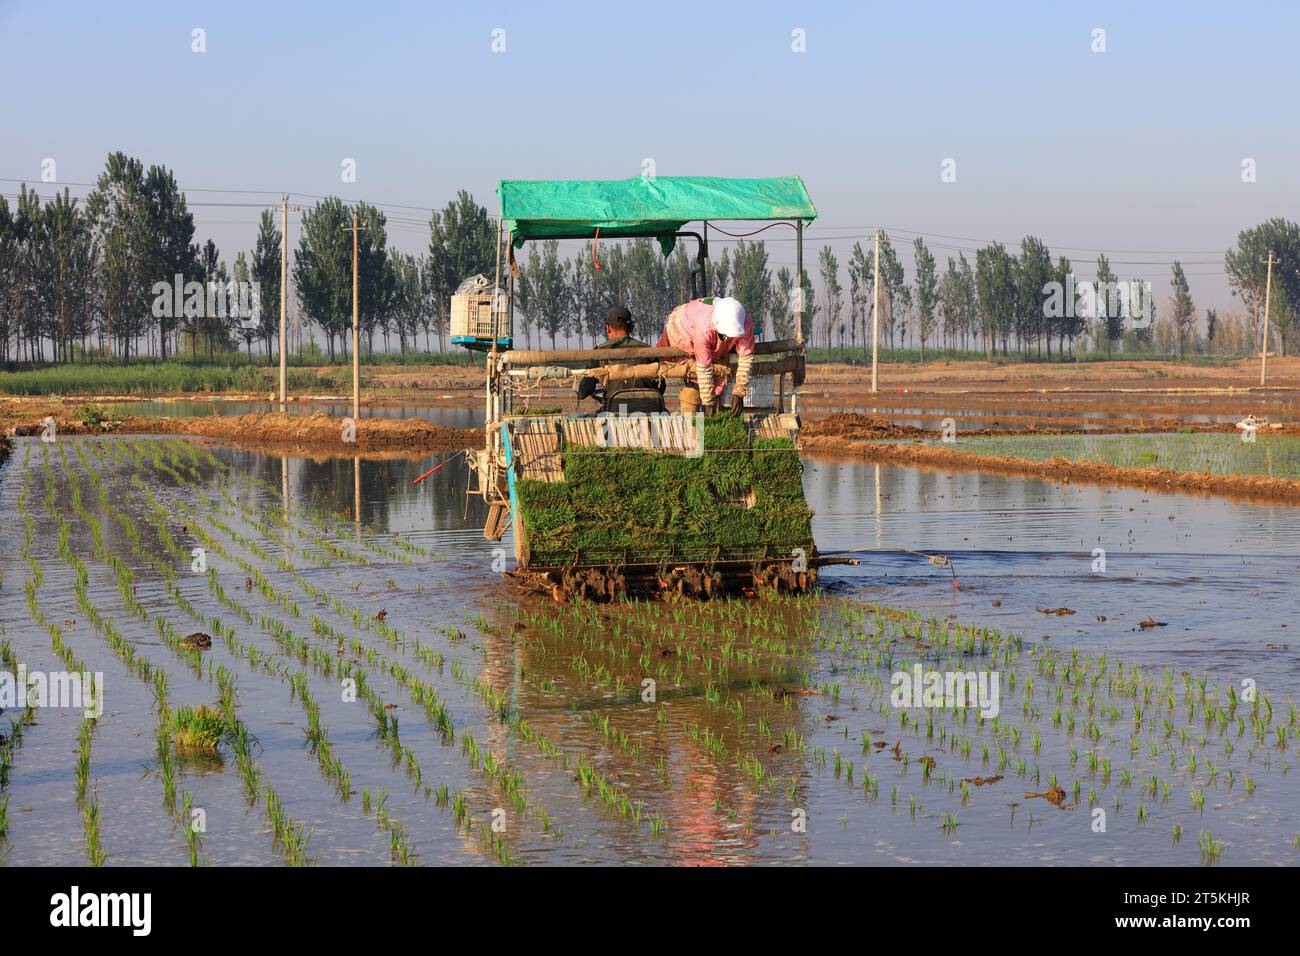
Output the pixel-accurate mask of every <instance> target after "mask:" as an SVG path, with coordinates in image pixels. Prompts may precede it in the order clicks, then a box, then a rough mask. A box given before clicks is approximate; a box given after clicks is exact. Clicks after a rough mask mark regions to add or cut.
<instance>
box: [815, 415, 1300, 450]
mask: <svg viewBox="0 0 1300 956" xmlns="http://www.w3.org/2000/svg"><path fill="white" fill-rule="evenodd" d="M801 417H802V416H801ZM957 427H958V431H959V433H960V434H961V435H962V436H964V437H974V436H981V435H985V436H988V435H1078V434H1080V433H1081V431H1082V430H1081V429H1079V428H1071V427H1065V426H1063V425H1040V424H1029V425H1027V426H1021V427H1007V428H962V427H961V425H960V423H958V426H957ZM1105 430H1106V432H1107V433H1108V434H1117V435H1157V434H1159V435H1165V434H1170V433H1172V432H1196V433H1202V432H1204V433H1212V434H1233V433H1235V432H1236V431H1237V426H1236V425H1235V424H1233V423H1231V422H1190V421H1185V420H1183V419H1179V418H1150V419H1135V420H1133V421H1129V422H1115V423H1112V424H1108V425H1107V427H1106V429H1105ZM1259 432H1260V433H1261V434H1271V435H1300V423H1296V422H1276V423H1273V424H1264V425H1260V426H1259ZM939 434H940V429H938V428H934V429H926V428H917V427H915V426H913V425H896V424H894V423H893V422H891V421H890V420H889V419H887V418H881V417H878V416H873V415H863V414H861V413H858V412H836V413H834V414H831V415H827V416H825V417H824V418H813V419H806V418H805V419H803V423H802V427H801V428H800V430H799V438H800V442H801V443H802V445H803V447H804V448H806V449H808V450H809V451H826V452H834V451H846V452H855V451H856V450H857V447H858V444H859V443H861V442H864V441H879V440H881V439H889V438H894V439H897V438H937V437H938V436H939Z"/></svg>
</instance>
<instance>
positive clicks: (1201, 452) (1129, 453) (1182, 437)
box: [926, 432, 1300, 480]
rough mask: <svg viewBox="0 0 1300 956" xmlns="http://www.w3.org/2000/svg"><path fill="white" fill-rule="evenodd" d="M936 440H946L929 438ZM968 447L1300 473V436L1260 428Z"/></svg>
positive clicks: (996, 441)
mask: <svg viewBox="0 0 1300 956" xmlns="http://www.w3.org/2000/svg"><path fill="white" fill-rule="evenodd" d="M926 444H928V445H931V446H938V447H943V444H942V443H939V442H934V441H927V442H926ZM954 444H958V445H959V447H960V449H961V450H962V451H964V452H973V453H975V454H979V455H1007V456H1012V457H1016V458H1027V459H1029V460H1030V461H1046V460H1048V459H1049V458H1064V459H1066V460H1068V461H1075V462H1077V461H1091V462H1097V463H1099V464H1105V465H1112V466H1114V467H1116V468H1169V469H1172V470H1174V471H1195V472H1204V473H1207V474H1212V475H1257V476H1261V477H1266V478H1284V479H1289V480H1297V479H1300V436H1296V435H1271V434H1268V433H1266V432H1265V433H1258V432H1257V433H1256V434H1255V435H1254V437H1253V440H1243V436H1242V435H1241V434H1163V435H1162V434H1152V435H1006V436H995V435H976V436H971V437H969V438H961V439H960V441H959V442H958V443H954Z"/></svg>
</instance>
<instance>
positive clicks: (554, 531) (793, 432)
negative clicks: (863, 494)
mask: <svg viewBox="0 0 1300 956" xmlns="http://www.w3.org/2000/svg"><path fill="white" fill-rule="evenodd" d="M601 419H603V421H602V420H601ZM797 434H798V419H797V417H796V416H794V415H792V414H774V415H751V416H739V415H725V414H720V415H714V416H709V417H702V416H701V417H683V416H680V415H659V416H627V417H621V416H600V417H590V418H576V417H575V418H569V419H565V418H563V417H561V416H522V417H515V418H511V419H507V420H506V421H505V422H504V423H503V424H502V439H503V444H504V446H505V449H506V464H507V477H508V480H509V487H510V499H511V510H512V512H513V514H514V516H515V522H514V527H515V552H516V553H515V556H516V559H517V561H518V566H519V571H520V572H521V573H523V574H526V575H533V576H539V577H540V578H541V581H540V582H539V583H546V584H548V585H550V586H551V587H552V588H553V589H554V590H556V591H557V592H559V593H566V592H576V593H579V594H584V595H586V596H606V597H614V596H617V595H618V594H620V593H622V592H624V591H626V590H629V589H631V590H658V591H668V592H677V593H688V594H700V595H710V594H713V593H718V592H721V591H724V590H734V589H736V588H741V589H750V588H756V587H775V588H788V589H793V590H802V589H804V588H806V587H808V586H810V585H811V583H812V581H813V579H814V573H813V571H812V570H811V569H812V567H813V566H814V565H815V551H814V546H813V538H812V511H811V509H810V508H809V507H808V504H807V502H806V500H805V499H804V493H803V467H802V465H801V463H800V461H799V452H798V448H797V445H796V442H795V439H796V437H797Z"/></svg>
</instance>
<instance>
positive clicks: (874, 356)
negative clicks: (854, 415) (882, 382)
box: [871, 229, 880, 395]
mask: <svg viewBox="0 0 1300 956" xmlns="http://www.w3.org/2000/svg"><path fill="white" fill-rule="evenodd" d="M875 258H876V267H875V274H876V275H875V278H874V279H872V281H871V292H872V299H871V394H872V395H874V394H876V386H877V384H878V383H877V373H878V371H879V363H880V352H879V350H878V347H877V339H878V338H879V336H880V230H879V229H877V230H876V256H875Z"/></svg>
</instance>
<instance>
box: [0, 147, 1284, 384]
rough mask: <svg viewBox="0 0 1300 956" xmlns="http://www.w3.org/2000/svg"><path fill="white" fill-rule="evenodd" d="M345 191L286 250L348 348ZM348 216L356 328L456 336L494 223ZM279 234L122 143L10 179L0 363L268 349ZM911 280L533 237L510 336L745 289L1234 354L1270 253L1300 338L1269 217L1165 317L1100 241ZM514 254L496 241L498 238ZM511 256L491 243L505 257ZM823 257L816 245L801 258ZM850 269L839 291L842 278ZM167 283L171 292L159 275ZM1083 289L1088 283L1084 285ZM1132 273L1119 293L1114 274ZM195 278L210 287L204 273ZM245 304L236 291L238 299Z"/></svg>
mask: <svg viewBox="0 0 1300 956" xmlns="http://www.w3.org/2000/svg"><path fill="white" fill-rule="evenodd" d="M353 212H354V207H353V206H350V205H348V204H347V203H345V202H344V201H343V200H341V199H338V198H336V197H329V198H326V199H322V200H320V201H319V202H317V203H316V204H315V205H314V206H312V207H310V208H309V209H306V210H305V211H304V212H303V215H302V219H301V227H300V229H299V234H298V241H297V246H296V248H295V249H294V250H293V256H292V263H291V270H292V272H291V279H292V289H293V292H294V294H295V296H296V300H297V304H298V306H299V307H300V311H301V313H302V315H303V317H304V318H305V320H306V321H307V322H308V323H309V324H311V325H313V326H314V327H315V328H317V329H318V330H319V332H320V335H321V337H322V339H323V340H324V342H325V345H326V348H327V351H328V355H329V357H330V360H331V361H333V360H335V359H336V357H338V356H340V355H344V356H345V355H346V354H347V353H348V351H349V349H350V347H351V328H352V235H351V225H352V215H353ZM355 212H356V214H357V219H358V222H359V224H360V229H359V232H358V237H357V239H358V243H357V245H358V249H357V259H358V284H359V291H360V301H361V310H360V332H361V335H362V337H363V340H364V343H365V346H366V347H367V348H368V349H370V350H371V351H374V350H375V346H376V338H377V337H379V338H381V339H382V341H383V350H384V351H391V350H392V347H393V344H394V340H395V342H396V346H397V348H398V349H400V351H401V352H402V353H405V352H407V350H408V349H414V350H419V347H420V338H421V336H423V339H424V343H423V344H424V348H425V349H426V350H429V351H432V349H433V343H434V339H435V338H436V340H437V347H438V348H439V349H445V348H446V347H447V334H448V324H449V319H450V300H451V295H452V294H453V293H454V292H455V289H456V287H457V286H458V285H459V284H460V283H461V281H463V280H464V279H465V278H467V277H469V276H472V275H474V274H483V275H485V276H488V277H489V278H491V277H492V276H493V275H494V274H495V270H496V268H497V261H498V249H497V246H496V223H495V221H494V219H493V218H492V217H491V216H490V214H489V213H488V210H487V209H486V208H485V207H483V206H481V205H479V204H478V203H477V202H475V200H474V198H473V197H472V196H471V195H469V193H467V192H464V191H461V192H460V193H458V194H457V196H456V198H455V199H453V200H452V201H451V202H449V203H448V204H447V206H446V207H445V208H443V209H441V210H439V211H436V212H434V213H433V214H432V216H431V217H430V222H429V244H428V246H427V249H426V250H425V251H422V252H420V253H419V254H418V255H412V254H408V253H404V252H402V251H400V250H396V249H392V248H390V247H389V245H388V239H387V232H386V230H387V220H386V217H385V215H384V213H383V212H382V211H381V210H379V209H378V208H376V207H374V206H371V205H369V204H367V203H364V202H359V203H357V204H356V206H355ZM280 244H281V234H280V229H279V225H278V216H277V214H276V211H275V210H272V209H269V208H268V209H266V210H263V211H262V213H261V217H260V221H259V223H258V229H257V235H256V238H255V241H254V246H253V248H252V249H251V250H248V251H247V252H244V251H242V250H241V251H239V252H237V253H236V254H235V257H234V260H233V262H228V261H227V260H226V259H223V258H222V256H221V254H220V251H219V250H218V249H217V247H216V245H215V243H213V241H212V240H211V239H208V240H207V241H205V242H203V243H200V242H198V241H197V240H196V238H195V224H194V215H193V213H192V212H191V211H190V209H189V207H188V204H187V201H186V197H185V195H184V193H182V192H181V191H180V189H179V188H178V187H177V185H176V180H175V178H174V176H173V175H172V173H171V171H170V170H168V169H166V168H164V167H161V166H149V167H148V168H146V167H145V166H144V164H143V163H142V162H140V161H139V160H137V159H133V158H131V157H129V156H127V155H125V154H123V153H120V152H119V153H113V154H111V155H110V156H109V157H108V160H107V162H106V164H105V168H104V171H103V172H102V173H101V174H100V176H99V177H98V179H97V181H96V183H95V186H94V188H93V189H92V191H91V192H90V194H89V195H88V196H87V197H86V198H85V200H84V201H82V200H78V199H73V198H71V197H70V196H69V194H68V192H67V190H66V189H65V190H64V191H63V192H62V193H61V194H56V195H55V196H53V197H52V198H50V199H48V200H46V201H44V202H42V200H41V199H40V198H39V197H38V196H37V194H36V193H35V192H33V191H31V190H29V189H28V188H27V187H26V186H25V185H24V186H22V187H21V189H20V191H19V193H18V194H17V197H16V201H15V204H14V205H13V206H10V204H9V201H8V199H7V198H5V197H0V361H5V362H41V361H48V360H50V359H52V360H53V361H55V362H75V361H81V360H84V359H86V358H89V357H101V358H115V359H118V360H121V361H127V360H129V359H130V358H131V357H132V356H138V355H142V354H148V355H153V356H158V357H161V358H164V359H165V358H167V357H168V356H174V355H183V354H186V353H188V354H189V355H193V356H197V355H199V354H200V352H202V353H203V354H204V355H206V356H208V357H213V356H216V355H217V354H218V353H224V352H227V351H229V350H230V349H232V348H239V346H240V344H241V343H242V345H243V346H244V348H246V349H247V350H248V352H249V355H250V356H251V354H252V351H253V343H255V342H256V343H258V347H259V350H260V351H263V352H264V353H265V355H266V357H267V358H268V359H270V358H271V357H272V355H273V354H274V347H275V340H276V336H277V335H278V332H279V300H280V288H279V285H280V259H281V252H280ZM910 251H911V257H912V276H911V281H910V282H909V281H908V278H907V276H906V274H905V270H904V268H903V265H902V262H901V261H900V258H899V254H898V251H897V250H896V249H895V247H894V245H893V243H892V242H891V241H890V237H889V236H887V235H883V234H882V236H881V239H880V288H879V290H877V289H876V288H875V269H874V261H873V260H874V250H873V249H872V248H871V243H870V242H869V241H868V242H866V243H863V242H855V243H854V244H853V246H852V249H851V250H850V252H849V254H848V257H847V262H846V263H845V265H844V267H843V268H844V270H845V271H844V272H843V273H842V267H841V264H840V262H839V260H838V258H837V256H836V254H835V252H834V250H833V249H832V247H831V246H829V245H826V246H823V247H822V248H821V250H820V251H819V252H817V254H816V264H815V269H816V272H817V275H818V279H819V280H820V287H819V288H814V285H813V283H812V280H811V279H810V277H809V275H808V272H807V270H805V271H804V273H803V275H801V276H799V277H797V278H796V277H795V276H794V275H793V272H794V270H793V269H791V268H789V267H786V266H781V267H779V268H776V269H773V268H772V267H771V266H770V265H769V261H768V252H767V249H766V247H765V246H764V244H763V242H762V241H753V242H750V241H745V240H740V241H739V242H737V243H736V244H735V245H734V246H733V247H731V248H727V247H724V248H723V249H722V251H721V252H720V253H719V254H717V255H715V256H714V257H713V258H712V259H711V260H710V261H709V262H708V264H707V267H706V272H705V274H703V275H696V276H695V277H694V278H695V282H694V286H693V284H692V270H693V269H695V268H696V260H695V249H694V248H688V244H687V242H678V244H677V245H676V247H675V248H674V249H673V251H672V253H671V254H670V255H668V256H666V257H665V256H664V255H663V254H662V251H661V249H660V246H659V243H658V242H657V241H656V240H652V239H634V240H628V241H624V242H613V243H602V244H600V245H599V247H598V248H597V247H596V246H595V244H594V243H591V242H588V243H587V244H586V245H585V246H583V247H582V248H581V249H580V250H579V251H578V252H577V254H575V255H573V256H568V257H564V256H561V254H560V245H559V243H558V242H557V241H555V240H549V241H542V242H533V243H530V244H529V245H528V247H527V248H526V250H522V251H520V255H519V261H518V262H517V264H516V268H517V274H518V279H517V281H516V286H515V289H516V296H515V306H516V310H515V327H516V338H517V339H521V340H522V341H523V343H524V344H526V345H532V344H534V343H536V344H539V345H541V344H549V345H551V346H554V345H556V344H557V343H558V342H560V341H574V340H576V341H577V342H578V344H579V345H581V344H584V343H586V342H594V341H596V340H598V339H599V338H600V337H601V334H602V329H603V325H604V319H605V312H606V310H607V309H608V308H609V306H610V305H611V304H613V303H616V302H623V303H626V304H628V306H629V307H630V308H631V310H632V312H633V315H634V316H635V317H636V318H637V320H638V325H637V330H636V331H637V334H638V335H639V336H641V337H642V338H646V339H653V338H657V337H658V335H659V334H660V332H661V331H662V328H663V323H664V321H665V319H666V317H667V316H668V313H669V312H670V311H671V310H672V309H673V308H674V307H675V306H677V305H678V304H680V303H681V302H684V301H686V300H687V299H688V298H689V297H690V295H691V292H692V288H694V289H695V291H696V292H697V293H698V294H705V293H706V292H707V293H708V294H712V295H733V296H735V297H736V298H738V299H739V300H740V301H741V302H742V303H743V304H744V305H745V307H746V309H747V310H748V311H749V313H750V315H751V316H752V317H753V318H754V320H755V324H756V325H758V326H759V327H760V328H762V329H763V330H764V334H765V335H767V336H768V337H774V338H789V337H793V336H794V334H795V318H796V314H797V313H798V312H799V311H800V310H801V308H802V313H803V329H804V333H805V338H806V340H807V341H808V343H809V345H810V346H813V347H817V348H825V349H838V350H840V351H841V352H844V351H847V352H848V353H853V352H855V351H858V350H860V352H861V354H862V355H863V356H864V357H865V356H866V355H868V354H869V351H870V344H871V343H870V337H871V323H872V309H873V304H874V303H875V302H876V300H877V297H878V299H879V309H880V330H881V345H882V346H883V347H884V348H885V349H886V353H887V354H888V353H892V352H893V351H895V350H896V349H898V348H907V347H909V343H910V344H911V345H913V346H919V348H920V352H921V357H922V358H924V357H925V354H926V352H927V350H930V351H931V352H933V351H934V350H936V349H942V350H948V351H965V352H971V351H976V350H978V351H980V352H983V353H984V354H986V355H987V356H988V357H990V358H991V357H993V356H994V355H995V354H1001V355H1010V354H1015V353H1019V354H1020V355H1021V356H1024V357H1029V356H1030V355H1036V356H1042V357H1044V358H1048V359H1050V358H1053V357H1065V356H1067V355H1073V354H1076V351H1077V350H1078V349H1079V348H1080V347H1081V345H1082V347H1083V348H1086V349H1088V350H1090V351H1092V352H1094V353H1095V352H1098V351H1104V352H1106V353H1107V354H1110V353H1111V352H1113V351H1120V352H1125V353H1132V352H1151V353H1156V354H1178V355H1180V356H1181V355H1185V354H1187V353H1188V352H1189V351H1190V352H1207V353H1216V354H1241V353H1243V352H1246V351H1251V350H1254V349H1257V348H1258V345H1259V336H1260V335H1261V334H1262V324H1261V320H1262V316H1263V308H1264V299H1265V285H1266V279H1267V268H1268V265H1267V263H1268V255H1269V253H1270V252H1271V253H1272V255H1273V257H1274V264H1273V286H1272V294H1271V300H1270V316H1271V323H1270V330H1271V331H1270V336H1271V338H1270V341H1271V343H1272V347H1274V348H1277V349H1280V350H1281V351H1283V352H1285V350H1286V349H1287V348H1288V347H1294V345H1295V341H1294V340H1295V338H1296V336H1297V335H1298V334H1300V327H1298V326H1300V323H1297V321H1296V308H1297V304H1300V227H1298V226H1297V225H1296V224H1295V223H1293V222H1290V221H1289V220H1284V219H1271V220H1269V221H1268V222H1265V223H1263V224H1261V225H1258V226H1255V227H1253V228H1250V229H1247V230H1245V231H1243V232H1241V233H1240V234H1239V236H1238V238H1237V244H1236V246H1235V247H1234V248H1233V249H1230V250H1229V251H1228V252H1227V253H1226V254H1225V257H1224V268H1225V271H1226V274H1227V276H1228V280H1229V283H1230V286H1231V289H1232V291H1233V294H1234V296H1236V297H1238V298H1239V299H1240V300H1241V302H1242V305H1243V309H1244V311H1245V315H1243V316H1238V315H1235V314H1230V315H1225V316H1220V315H1218V313H1217V312H1216V310H1208V311H1207V312H1206V314H1205V317H1204V318H1205V323H1204V327H1205V331H1204V334H1202V333H1201V331H1200V329H1201V323H1200V320H1199V315H1198V312H1197V309H1196V306H1195V303H1194V301H1193V298H1192V294H1191V290H1190V286H1189V283H1188V281H1187V276H1186V274H1185V272H1184V271H1183V268H1182V266H1181V264H1180V263H1178V262H1174V263H1173V264H1172V270H1171V277H1170V286H1171V294H1170V297H1169V301H1168V303H1167V305H1166V306H1165V308H1164V309H1163V310H1160V315H1157V314H1156V313H1157V309H1156V304H1155V303H1154V302H1153V301H1150V292H1149V286H1147V285H1146V284H1143V283H1140V282H1136V281H1132V280H1130V281H1128V282H1121V281H1120V279H1119V278H1118V277H1117V275H1116V274H1115V272H1114V271H1113V270H1112V268H1111V265H1110V262H1109V260H1108V258H1107V257H1106V256H1105V255H1099V256H1098V257H1097V260H1096V267H1095V281H1094V283H1084V282H1083V280H1075V279H1074V277H1073V275H1072V264H1071V262H1070V260H1069V259H1067V258H1065V257H1063V256H1062V257H1059V258H1057V259H1055V260H1053V258H1052V256H1051V253H1050V251H1049V250H1048V248H1047V246H1046V245H1045V244H1044V243H1043V242H1042V241H1041V240H1040V239H1038V238H1036V237H1034V236H1026V237H1025V238H1024V239H1023V240H1022V241H1021V243H1020V247H1019V249H1013V250H1008V249H1007V248H1006V247H1004V246H1003V245H1002V244H1000V243H992V244H989V245H986V246H984V247H982V248H979V249H977V250H975V252H974V261H973V262H972V261H971V260H970V259H968V258H967V256H966V253H965V252H959V253H958V255H957V256H956V257H955V258H953V257H948V258H947V262H946V265H945V266H943V267H941V266H940V264H939V263H938V262H937V261H936V258H935V256H934V255H933V254H932V253H931V251H930V250H929V248H928V247H927V246H926V243H925V241H924V239H923V238H921V237H917V238H915V239H914V240H913V241H912V243H911V250H910ZM502 252H503V253H504V252H505V250H502ZM508 264H509V259H508V257H506V256H505V255H504V254H503V256H502V260H501V267H502V270H503V272H504V271H505V270H506V269H507V268H508ZM810 264H811V263H810ZM842 277H846V278H847V280H848V282H847V290H846V289H845V287H844V284H843V282H842ZM164 287H166V288H167V290H168V292H167V295H166V297H165V299H164V298H161V297H160V296H161V292H160V290H161V289H163V288H164ZM227 287H230V288H234V287H239V288H245V287H248V288H253V289H255V295H254V296H253V297H252V301H247V300H245V301H244V304H245V305H247V306H248V308H241V309H234V308H213V307H212V301H211V298H210V296H208V297H206V298H205V296H204V295H203V294H202V293H203V292H205V291H206V292H209V293H210V292H211V290H213V289H217V290H220V289H223V288H227ZM1086 287H1091V288H1095V289H1096V290H1097V293H1096V295H1094V296H1093V297H1092V298H1091V299H1089V300H1088V302H1087V303H1085V302H1084V301H1083V299H1081V298H1078V297H1077V296H1076V292H1078V290H1079V289H1081V288H1086ZM1115 289H1121V290H1122V293H1121V294H1107V292H1106V290H1111V291H1112V292H1113V291H1114V290H1115ZM195 290H198V291H195ZM236 301H237V302H238V301H239V299H238V298H236Z"/></svg>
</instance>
